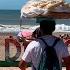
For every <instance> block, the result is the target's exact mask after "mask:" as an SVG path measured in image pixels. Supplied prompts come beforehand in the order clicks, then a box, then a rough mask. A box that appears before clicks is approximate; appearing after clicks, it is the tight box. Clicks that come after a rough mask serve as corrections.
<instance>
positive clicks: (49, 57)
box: [37, 38, 60, 70]
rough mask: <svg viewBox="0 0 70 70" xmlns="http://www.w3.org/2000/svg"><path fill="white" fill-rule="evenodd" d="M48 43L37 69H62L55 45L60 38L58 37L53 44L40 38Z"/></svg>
mask: <svg viewBox="0 0 70 70" xmlns="http://www.w3.org/2000/svg"><path fill="white" fill-rule="evenodd" d="M40 39H41V40H42V41H43V42H44V43H45V45H46V47H45V49H44V51H43V53H42V54H41V58H40V62H39V65H38V68H37V70H60V65H59V60H58V57H57V54H56V50H55V48H54V47H55V45H56V44H57V42H58V41H59V40H60V39H58V38H57V39H56V40H55V42H54V43H53V45H52V46H49V45H48V44H47V43H46V42H45V40H44V39H43V38H40Z"/></svg>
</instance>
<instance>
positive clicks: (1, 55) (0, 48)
mask: <svg viewBox="0 0 70 70" xmlns="http://www.w3.org/2000/svg"><path fill="white" fill-rule="evenodd" d="M61 34H69V35H70V33H69V32H68V33H65V32H63V33H62V32H58V33H53V35H55V36H57V37H59V35H61ZM13 37H14V38H16V36H14V35H13ZM6 38H9V34H6V35H4V34H3V35H2V34H1V35H0V61H5V39H6ZM10 48H11V50H10V51H11V53H10V54H11V56H13V55H14V53H16V47H14V46H13V45H10ZM21 49H22V50H21V55H20V57H19V58H18V59H17V61H20V59H21V56H22V54H23V52H24V47H23V46H21ZM0 70H20V69H19V68H18V67H0ZM27 70H31V68H27ZM63 70H66V69H65V68H63Z"/></svg>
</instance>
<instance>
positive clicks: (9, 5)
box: [0, 0, 70, 10]
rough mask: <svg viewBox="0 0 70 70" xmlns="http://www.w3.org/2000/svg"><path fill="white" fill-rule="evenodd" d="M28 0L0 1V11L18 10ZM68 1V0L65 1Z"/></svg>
mask: <svg viewBox="0 0 70 70" xmlns="http://www.w3.org/2000/svg"><path fill="white" fill-rule="evenodd" d="M27 1H28V0H0V9H7V10H11V9H12V10H20V9H21V7H22V6H23V5H24V4H25V3H26V2H27ZM66 1H69V2H70V0H66Z"/></svg>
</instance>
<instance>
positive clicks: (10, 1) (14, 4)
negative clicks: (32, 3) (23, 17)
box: [0, 0, 27, 10]
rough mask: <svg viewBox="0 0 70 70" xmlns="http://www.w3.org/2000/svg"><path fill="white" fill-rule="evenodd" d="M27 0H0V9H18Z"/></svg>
mask: <svg viewBox="0 0 70 70" xmlns="http://www.w3.org/2000/svg"><path fill="white" fill-rule="evenodd" d="M26 1H27V0H0V9H7V10H9V9H10V10H11V9H12V10H20V9H21V7H22V6H23V5H24V4H25V3H26Z"/></svg>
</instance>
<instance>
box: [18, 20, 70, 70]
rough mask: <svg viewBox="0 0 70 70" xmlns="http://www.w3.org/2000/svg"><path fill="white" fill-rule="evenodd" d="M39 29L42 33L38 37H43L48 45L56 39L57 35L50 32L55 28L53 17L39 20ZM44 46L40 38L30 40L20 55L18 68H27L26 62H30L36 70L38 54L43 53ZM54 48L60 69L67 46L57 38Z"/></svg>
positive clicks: (67, 54)
mask: <svg viewBox="0 0 70 70" xmlns="http://www.w3.org/2000/svg"><path fill="white" fill-rule="evenodd" d="M40 30H41V34H42V36H41V37H40V38H43V39H44V40H45V41H46V42H47V44H48V45H50V46H52V45H53V43H54V41H55V40H56V39H57V37H55V36H53V35H52V32H53V31H54V30H55V21H54V20H53V19H49V20H47V19H46V20H42V21H40ZM44 47H45V44H44V43H43V42H42V41H41V40H40V39H37V40H34V41H31V42H30V43H29V44H28V46H27V48H26V50H25V52H24V54H23V56H22V59H21V61H20V63H19V68H20V69H21V70H25V69H26V68H27V63H28V62H31V63H32V70H35V69H36V70H37V67H38V64H39V62H40V56H41V53H43V48H44ZM54 48H55V50H56V53H57V56H58V59H59V64H60V68H61V70H62V58H65V57H67V56H69V53H68V49H67V46H66V45H65V44H64V42H63V41H62V40H59V41H58V42H57V44H56V45H55V47H54Z"/></svg>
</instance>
